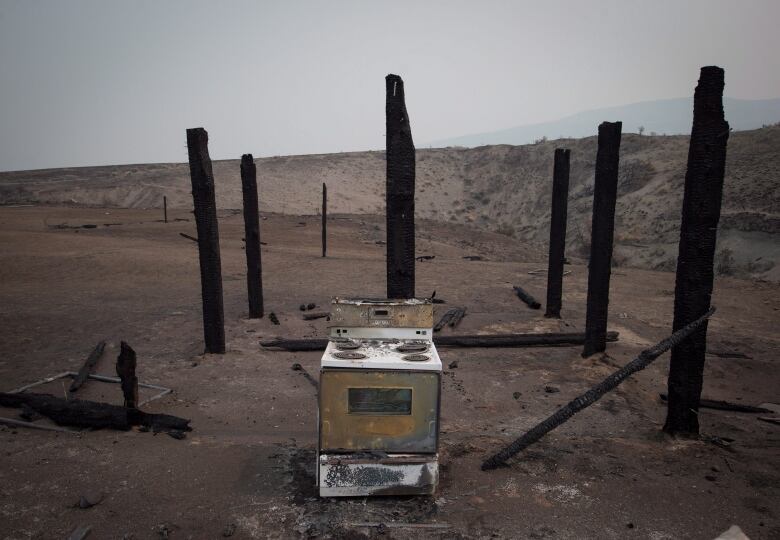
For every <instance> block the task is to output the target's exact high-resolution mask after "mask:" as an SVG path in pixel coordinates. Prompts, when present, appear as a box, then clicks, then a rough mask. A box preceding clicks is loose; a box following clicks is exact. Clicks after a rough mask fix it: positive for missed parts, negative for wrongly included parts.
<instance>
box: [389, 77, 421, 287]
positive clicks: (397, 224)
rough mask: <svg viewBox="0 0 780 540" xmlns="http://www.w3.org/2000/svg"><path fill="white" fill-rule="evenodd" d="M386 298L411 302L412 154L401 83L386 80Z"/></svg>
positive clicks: (407, 117) (413, 171)
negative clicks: (405, 299)
mask: <svg viewBox="0 0 780 540" xmlns="http://www.w3.org/2000/svg"><path fill="white" fill-rule="evenodd" d="M385 97H386V105H385V116H386V131H385V137H386V148H387V152H386V159H387V182H386V199H387V207H386V220H387V297H388V298H414V277H415V276H414V263H415V260H414V182H415V150H414V142H413V141H412V129H411V127H410V125H409V115H408V114H407V112H406V103H405V100H404V82H403V80H401V77H399V76H398V75H388V76H387V77H385Z"/></svg>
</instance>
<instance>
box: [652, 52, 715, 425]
mask: <svg viewBox="0 0 780 540" xmlns="http://www.w3.org/2000/svg"><path fill="white" fill-rule="evenodd" d="M723 86H724V73H723V70H722V69H721V68H719V67H716V66H707V67H703V68H702V69H701V75H700V76H699V84H698V85H697V86H696V91H695V92H694V96H693V128H692V130H691V140H690V146H689V149H688V169H687V171H686V173H685V193H684V195H683V207H682V223H681V225H680V247H679V255H678V257H677V277H676V281H675V292H674V323H673V329H675V330H677V329H678V328H682V327H683V326H685V325H686V324H688V323H689V322H690V321H692V320H693V319H694V318H695V317H696V314H697V313H701V312H702V311H704V310H706V309H707V308H708V307H709V305H710V299H711V296H712V281H713V259H714V257H715V241H716V239H717V232H718V221H719V220H720V207H721V202H722V199H723V176H724V172H725V167H726V143H727V141H728V137H729V124H728V122H726V120H725V118H724V116H723ZM706 349H707V325H706V324H704V325H702V326H701V327H700V328H699V329H698V330H697V331H696V332H695V333H694V334H693V335H692V336H691V339H688V340H686V341H685V342H683V343H680V344H679V345H677V346H676V347H675V348H674V349H672V359H671V363H670V365H669V407H668V410H667V413H666V423H665V425H664V431H666V432H668V433H672V434H689V435H697V434H698V433H699V415H698V410H699V400H700V398H701V389H702V384H703V377H704V376H703V372H704V355H705V351H706Z"/></svg>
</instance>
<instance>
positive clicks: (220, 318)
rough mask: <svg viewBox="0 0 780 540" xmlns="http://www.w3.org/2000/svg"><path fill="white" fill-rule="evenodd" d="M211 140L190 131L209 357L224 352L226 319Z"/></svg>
mask: <svg viewBox="0 0 780 540" xmlns="http://www.w3.org/2000/svg"><path fill="white" fill-rule="evenodd" d="M208 141H209V136H208V133H206V130H205V129H203V128H192V129H188V130H187V152H188V155H189V162H190V179H191V181H192V199H193V202H194V205H195V223H196V225H197V229H198V256H199V259H200V286H201V296H202V300H203V336H204V339H205V342H206V352H207V353H219V354H221V353H224V352H225V315H224V311H223V306H222V263H221V259H220V254H219V226H218V224H217V205H216V201H215V198H214V174H213V172H212V169H211V158H210V157H209V149H208Z"/></svg>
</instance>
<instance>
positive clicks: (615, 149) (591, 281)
mask: <svg viewBox="0 0 780 540" xmlns="http://www.w3.org/2000/svg"><path fill="white" fill-rule="evenodd" d="M622 126H623V125H622V123H621V122H603V123H602V124H601V125H600V126H599V139H598V150H597V152H596V178H595V181H594V184H593V218H592V224H591V234H590V260H589V262H588V299H587V311H586V315H585V335H586V339H585V346H584V347H583V349H582V356H583V357H588V356H590V355H592V354H595V353H597V352H602V351H603V350H605V349H606V348H607V342H606V340H605V339H604V334H605V333H606V332H607V316H608V313H609V278H610V274H611V272H612V247H613V245H612V244H613V240H614V237H615V204H616V202H617V185H618V165H619V162H620V135H621V130H622Z"/></svg>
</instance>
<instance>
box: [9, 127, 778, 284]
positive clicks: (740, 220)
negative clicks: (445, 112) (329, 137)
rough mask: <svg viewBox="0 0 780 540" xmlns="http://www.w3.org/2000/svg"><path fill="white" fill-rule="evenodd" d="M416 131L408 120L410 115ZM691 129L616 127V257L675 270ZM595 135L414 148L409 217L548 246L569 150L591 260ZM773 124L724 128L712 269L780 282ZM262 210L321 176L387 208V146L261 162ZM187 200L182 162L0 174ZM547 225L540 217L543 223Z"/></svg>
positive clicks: (576, 223)
mask: <svg viewBox="0 0 780 540" xmlns="http://www.w3.org/2000/svg"><path fill="white" fill-rule="evenodd" d="M412 129H414V122H412ZM688 141H689V138H688V137H687V136H683V135H680V136H649V135H646V136H642V137H640V136H639V135H635V134H628V133H627V134H624V135H623V138H622V142H621V148H620V177H619V186H618V202H617V213H616V215H617V223H616V230H615V245H616V247H615V261H616V263H618V264H619V265H621V266H629V267H634V268H643V269H652V270H674V267H675V264H676V257H677V241H678V239H679V226H680V213H681V208H682V193H683V182H684V178H685V170H686V162H687V156H688ZM596 146H597V140H596V137H586V138H582V139H560V140H555V141H547V142H543V143H539V144H532V145H523V146H509V145H500V146H483V147H480V148H469V149H466V148H436V149H422V148H420V149H418V150H417V190H416V193H415V200H416V212H417V215H418V216H420V217H424V218H429V219H435V220H438V221H446V222H452V223H459V224H468V225H470V226H472V227H475V228H478V229H481V230H487V231H498V232H502V233H504V234H507V235H512V236H514V237H515V238H517V239H519V240H521V241H522V242H523V243H524V244H527V245H535V246H538V247H544V246H546V244H547V240H548V234H549V230H548V228H547V226H546V224H547V223H549V218H550V204H551V203H550V197H551V192H552V165H553V153H554V149H555V148H556V147H565V148H570V149H571V181H570V196H569V213H568V217H569V223H568V235H567V254H568V255H569V256H570V257H580V258H581V259H585V258H587V254H588V245H589V242H590V220H591V212H592V207H593V177H594V168H595V162H596ZM778 148H780V126H770V127H766V128H762V129H757V130H752V131H741V132H734V133H732V134H731V135H730V137H729V143H728V151H727V160H726V178H725V181H724V195H723V215H722V218H721V222H720V227H719V238H718V248H717V265H716V269H717V271H718V272H719V273H720V274H721V275H725V276H729V275H731V276H736V277H745V278H758V279H766V280H771V281H775V282H780V152H778ZM256 162H257V173H258V184H259V191H260V205H261V210H263V211H273V212H279V213H285V214H292V215H300V214H315V213H317V212H318V209H319V204H320V190H321V185H322V183H323V182H325V183H327V184H328V192H329V196H330V201H329V208H330V209H331V211H333V212H348V213H352V214H381V213H384V186H385V154H384V152H350V153H342V154H325V155H304V156H277V157H271V158H263V159H257V160H256ZM214 175H215V177H216V187H217V205H218V206H219V207H220V208H226V209H227V208H241V181H240V179H239V164H238V161H237V160H227V161H216V162H214ZM163 195H165V196H167V197H168V202H169V205H170V206H172V207H178V208H182V209H190V208H192V197H191V196H190V179H189V169H188V166H187V164H186V163H164V164H138V165H118V166H106V167H79V168H71V169H49V170H38V171H18V172H5V173H0V204H6V205H7V204H23V203H35V204H57V205H78V206H96V207H104V206H115V207H122V208H128V207H129V208H160V207H161V206H162V198H163ZM540 223H542V224H545V226H539V224H540Z"/></svg>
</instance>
